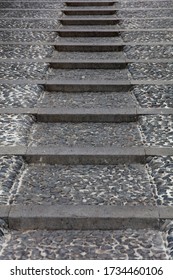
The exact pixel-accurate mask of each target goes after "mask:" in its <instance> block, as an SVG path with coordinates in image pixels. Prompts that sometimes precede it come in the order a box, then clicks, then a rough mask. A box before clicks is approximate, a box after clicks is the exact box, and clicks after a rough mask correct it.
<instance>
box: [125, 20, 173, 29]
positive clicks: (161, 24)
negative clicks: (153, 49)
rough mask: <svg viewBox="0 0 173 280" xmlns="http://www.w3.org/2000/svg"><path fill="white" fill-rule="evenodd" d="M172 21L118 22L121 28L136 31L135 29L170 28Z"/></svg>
mask: <svg viewBox="0 0 173 280" xmlns="http://www.w3.org/2000/svg"><path fill="white" fill-rule="evenodd" d="M172 24H173V20H172V19H171V18H170V19H142V20H141V19H131V20H129V19H125V20H121V21H120V27H121V28H127V29H129V28H130V29H135V28H136V29H137V28H139V29H140V28H147V29H152V28H153V29H155V28H156V29H157V28H158V29H159V28H171V26H172Z"/></svg>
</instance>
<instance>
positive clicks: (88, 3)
mask: <svg viewBox="0 0 173 280" xmlns="http://www.w3.org/2000/svg"><path fill="white" fill-rule="evenodd" d="M65 4H66V5H67V6H70V7H80V6H83V7H85V6H113V5H114V4H115V1H65Z"/></svg>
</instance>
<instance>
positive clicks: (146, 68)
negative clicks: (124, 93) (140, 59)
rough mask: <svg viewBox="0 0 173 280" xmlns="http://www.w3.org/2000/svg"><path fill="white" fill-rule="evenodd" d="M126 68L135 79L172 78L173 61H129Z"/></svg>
mask: <svg viewBox="0 0 173 280" xmlns="http://www.w3.org/2000/svg"><path fill="white" fill-rule="evenodd" d="M128 69H129V71H130V74H131V76H132V78H133V79H136V80H144V79H147V80H157V79H158V80H172V76H173V75H172V74H173V63H157V62H156V63H129V64H128Z"/></svg>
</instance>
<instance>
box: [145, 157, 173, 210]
mask: <svg viewBox="0 0 173 280" xmlns="http://www.w3.org/2000/svg"><path fill="white" fill-rule="evenodd" d="M172 169H173V157H172V156H169V157H166V156H164V157H154V158H153V159H151V160H150V162H149V164H148V172H149V175H150V176H151V178H152V181H153V184H155V187H156V189H157V194H158V200H157V204H158V205H165V206H168V205H173V175H172Z"/></svg>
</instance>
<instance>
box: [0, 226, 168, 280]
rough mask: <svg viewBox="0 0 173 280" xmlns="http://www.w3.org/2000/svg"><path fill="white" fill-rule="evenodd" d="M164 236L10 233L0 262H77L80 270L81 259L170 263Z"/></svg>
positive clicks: (160, 233)
mask: <svg viewBox="0 0 173 280" xmlns="http://www.w3.org/2000/svg"><path fill="white" fill-rule="evenodd" d="M49 223H51V222H49V221H48V222H47V224H49ZM85 223H86V221H85ZM145 224H146V223H145ZM165 235H166V232H163V231H161V230H158V229H121V230H86V231H80V230H59V231H52V230H49V231H46V230H37V231H34V230H33V231H11V232H10V233H9V234H8V235H7V238H5V237H4V239H5V241H6V246H4V250H3V252H2V254H1V256H0V259H1V260H3V259H4V260H9V259H11V260H28V259H32V260H48V259H49V260H78V265H79V266H80V265H81V267H82V265H83V263H81V262H80V260H105V263H106V260H107V261H108V260H125V259H126V260H127V259H128V260H141V259H143V260H168V259H170V258H169V254H168V249H167V247H166V237H165ZM38 240H39V242H38ZM18 244H20V249H19V245H18ZM16 248H18V250H16ZM94 265H95V264H94V263H93V266H91V264H90V273H93V275H94V272H95V271H96V270H95V267H94ZM70 272H72V271H70ZM90 275H91V274H90Z"/></svg>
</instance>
